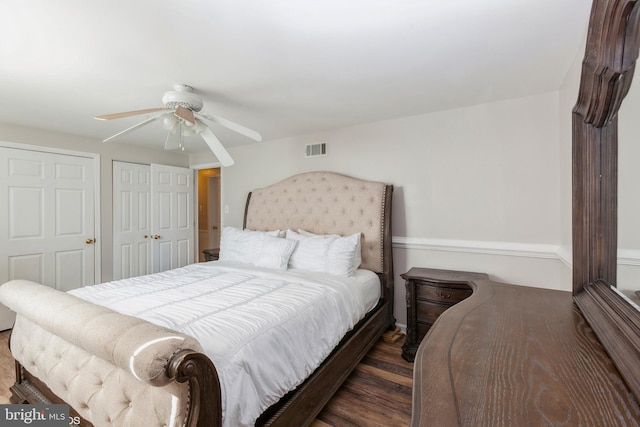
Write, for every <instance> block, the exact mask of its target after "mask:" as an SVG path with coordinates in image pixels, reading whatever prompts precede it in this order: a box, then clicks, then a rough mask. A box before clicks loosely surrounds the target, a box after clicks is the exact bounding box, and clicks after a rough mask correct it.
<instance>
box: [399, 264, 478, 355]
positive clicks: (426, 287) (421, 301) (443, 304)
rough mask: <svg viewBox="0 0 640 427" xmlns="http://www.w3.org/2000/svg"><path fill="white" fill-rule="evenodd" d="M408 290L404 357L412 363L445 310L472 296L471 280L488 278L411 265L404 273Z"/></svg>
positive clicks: (403, 347)
mask: <svg viewBox="0 0 640 427" xmlns="http://www.w3.org/2000/svg"><path fill="white" fill-rule="evenodd" d="M400 277H402V278H403V279H404V280H405V285H406V290H407V336H406V338H405V342H404V345H403V346H402V357H403V358H404V359H405V360H407V361H409V362H413V359H414V358H415V356H416V351H417V350H418V346H419V345H420V341H421V340H422V338H424V336H425V335H426V334H427V331H429V328H431V326H432V325H433V323H434V322H435V321H436V319H437V318H438V316H440V315H441V314H442V313H443V312H444V311H445V310H446V309H448V308H449V307H451V306H453V305H455V304H457V303H459V302H460V301H462V300H463V299H465V298H467V297H468V296H469V295H471V293H472V290H471V286H469V282H472V281H475V280H486V279H489V276H488V275H486V274H485V273H473V272H468V271H453V270H436V269H433V268H416V267H414V268H412V269H410V270H409V271H408V272H406V273H404V274H401V275H400Z"/></svg>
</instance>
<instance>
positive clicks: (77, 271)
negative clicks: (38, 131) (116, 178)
mask: <svg viewBox="0 0 640 427" xmlns="http://www.w3.org/2000/svg"><path fill="white" fill-rule="evenodd" d="M0 164H1V165H3V167H0V283H4V282H6V281H8V280H13V279H27V280H32V281H34V282H38V283H42V284H44V285H47V286H51V287H52V288H56V289H60V290H62V291H67V290H70V289H75V288H78V287H80V286H86V285H92V284H94V283H95V280H96V278H95V268H96V263H95V262H96V260H95V256H96V244H95V206H96V201H95V188H96V171H95V163H94V159H92V158H89V157H81V156H74V155H66V154H56V153H49V152H42V151H34V150H30V149H19V148H8V147H0ZM7 313H8V310H7V309H6V308H5V307H4V306H2V310H0V329H6V328H7V327H10V326H11V324H9V325H7V324H6V322H7V319H5V318H6V317H7V316H6V314H7ZM12 319H13V317H12V316H11V322H12V321H13V320H12Z"/></svg>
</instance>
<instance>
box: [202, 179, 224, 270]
mask: <svg viewBox="0 0 640 427" xmlns="http://www.w3.org/2000/svg"><path fill="white" fill-rule="evenodd" d="M219 247H220V168H208V169H198V254H199V255H198V259H199V261H200V262H203V261H206V259H205V255H204V251H205V250H209V249H218V248H219Z"/></svg>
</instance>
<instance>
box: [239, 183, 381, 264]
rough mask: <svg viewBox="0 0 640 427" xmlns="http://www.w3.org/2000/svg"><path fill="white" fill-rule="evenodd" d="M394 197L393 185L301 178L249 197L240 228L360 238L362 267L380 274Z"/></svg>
mask: <svg viewBox="0 0 640 427" xmlns="http://www.w3.org/2000/svg"><path fill="white" fill-rule="evenodd" d="M392 192H393V187H392V186H391V185H386V184H384V183H381V182H374V181H364V180H361V179H357V178H352V177H349V176H346V175H341V174H337V173H333V172H307V173H302V174H299V175H294V176H291V177H289V178H286V179H284V180H282V181H280V182H278V183H276V184H273V185H270V186H268V187H264V188H260V189H257V190H254V191H253V192H251V193H249V197H248V198H247V205H246V208H245V219H244V227H245V228H248V229H251V230H261V231H266V230H276V229H281V230H286V229H294V230H295V229H298V228H301V229H304V230H306V231H310V232H312V233H317V234H339V235H341V236H349V235H352V234H355V233H358V232H361V233H362V266H361V267H362V268H365V269H368V270H372V271H375V272H377V273H383V272H384V271H385V270H387V271H389V269H390V264H391V260H390V259H388V258H390V256H389V255H390V253H391V250H390V244H391V243H390V239H391V236H390V233H391V225H390V221H391V203H390V201H391V193H392ZM385 264H386V265H385ZM385 267H386V268H385Z"/></svg>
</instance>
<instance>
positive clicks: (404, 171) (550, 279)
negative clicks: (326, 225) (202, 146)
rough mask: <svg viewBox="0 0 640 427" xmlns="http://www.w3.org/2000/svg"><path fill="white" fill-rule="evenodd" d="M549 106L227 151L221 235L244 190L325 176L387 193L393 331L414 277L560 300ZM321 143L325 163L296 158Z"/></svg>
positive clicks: (525, 101) (488, 107)
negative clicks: (460, 279) (383, 186)
mask: <svg viewBox="0 0 640 427" xmlns="http://www.w3.org/2000/svg"><path fill="white" fill-rule="evenodd" d="M381 102H384V100H381ZM559 106H560V94H559V92H550V93H545V94H541V95H536V96H530V97H526V98H519V99H512V100H507V101H501V102H495V103H492V104H483V105H477V106H472V107H467V108H460V109H456V110H450V111H442V112H437V113H431V114H425V115H420V116H413V117H406V118H401V119H395V120H388V121H382V122H376V123H369V124H363V125H360V126H354V127H350V128H345V129H339V130H336V131H332V132H326V133H318V134H314V135H306V136H301V137H296V138H286V139H281V140H276V141H268V142H265V143H262V144H250V145H246V146H241V147H230V148H229V151H230V153H231V155H232V156H233V157H234V159H235V161H236V164H235V165H234V166H232V167H229V168H224V169H223V170H222V184H223V188H222V197H223V200H222V204H223V206H228V208H229V213H228V214H225V215H224V217H223V225H232V226H238V227H239V226H241V225H242V218H243V213H244V204H245V200H246V196H247V193H248V192H249V191H251V190H252V189H254V188H257V187H263V186H266V185H269V184H272V183H274V182H276V181H278V180H280V179H283V178H285V177H287V176H289V175H292V174H295V173H299V172H304V171H312V170H329V171H335V172H340V173H344V174H348V175H352V176H355V177H359V178H364V179H371V180H378V181H384V182H386V183H390V184H393V185H394V186H395V191H394V202H393V235H394V264H395V272H396V301H395V316H396V318H397V319H398V323H400V324H405V323H406V310H405V303H404V301H405V298H404V282H403V281H402V280H401V278H400V277H399V274H400V273H403V272H405V271H407V270H408V269H409V268H410V267H412V266H421V267H435V268H448V269H457V270H467V271H481V272H486V273H488V274H489V275H490V277H491V278H492V279H494V280H498V281H504V282H509V283H515V284H520V285H529V286H537V287H546V288H552V289H562V290H567V291H568V290H570V288H571V283H570V274H568V273H567V270H568V269H569V266H568V265H567V264H565V263H564V262H563V261H562V260H561V259H560V257H559V256H558V250H559V249H560V247H561V243H562V240H561V235H562V224H563V218H562V216H563V211H562V209H561V197H566V195H565V194H563V193H562V189H561V185H559V183H560V181H561V166H560V162H561V160H564V161H566V159H562V158H561V156H560V155H559V152H560V148H559V143H560V142H559V134H560V131H559V120H560V113H559ZM319 141H326V142H327V143H328V155H327V156H325V157H318V158H312V159H306V158H304V145H305V144H306V143H313V142H319ZM202 162H204V159H203V158H201V157H199V158H192V159H191V163H192V164H195V163H202ZM565 214H566V212H565ZM569 221H570V219H569Z"/></svg>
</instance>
